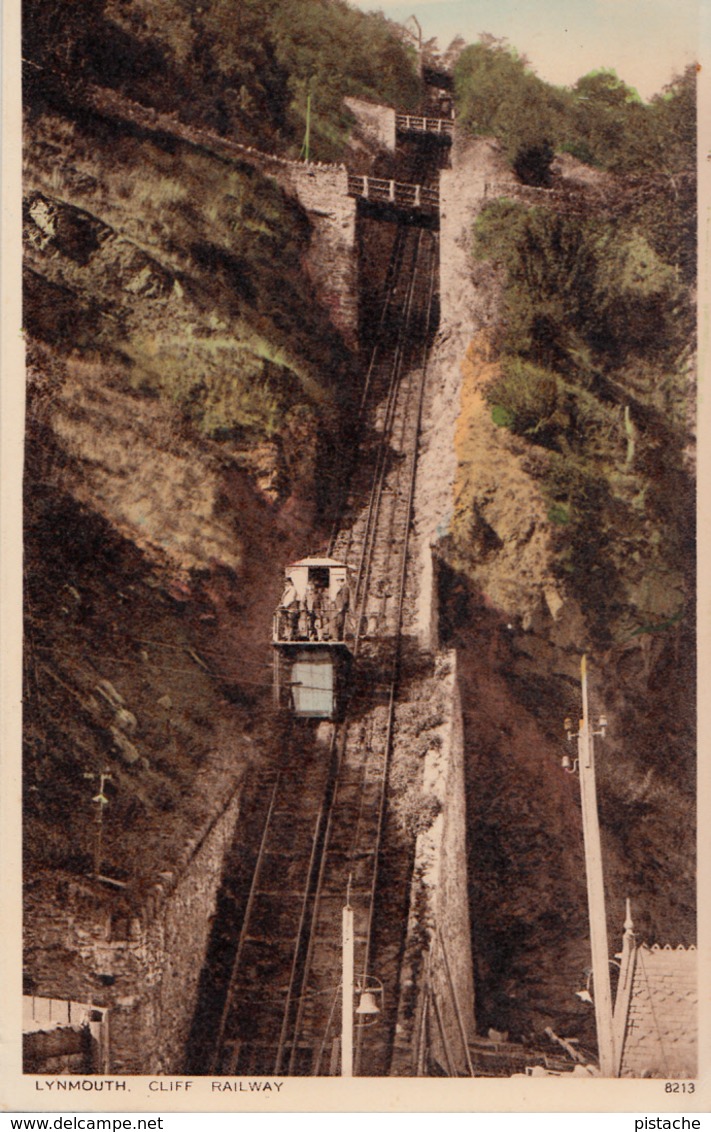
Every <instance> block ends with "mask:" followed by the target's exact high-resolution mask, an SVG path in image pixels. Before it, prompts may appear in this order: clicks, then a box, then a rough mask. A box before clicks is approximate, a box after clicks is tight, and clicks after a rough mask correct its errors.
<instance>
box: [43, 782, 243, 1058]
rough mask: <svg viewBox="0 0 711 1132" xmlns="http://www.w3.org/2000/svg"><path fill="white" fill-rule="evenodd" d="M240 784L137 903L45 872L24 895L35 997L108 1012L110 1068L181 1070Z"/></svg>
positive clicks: (91, 885) (101, 889) (119, 893)
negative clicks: (69, 1000)
mask: <svg viewBox="0 0 711 1132" xmlns="http://www.w3.org/2000/svg"><path fill="white" fill-rule="evenodd" d="M239 810H240V792H239V790H238V791H235V792H234V793H233V794H232V796H231V798H230V800H229V801H228V803H227V805H226V807H225V808H224V809H223V810H222V812H221V813H220V814H219V815H218V816H217V817H216V818H215V819H214V820H213V821H211V822H210V823H209V824H208V825H207V826H206V827H205V828H204V829H203V831H202V832H201V834H200V835H199V836H197V837H196V838H195V840H194V841H193V842H192V843H190V844H189V845H187V846H186V847H185V851H184V854H183V857H182V860H181V861H179V862H178V863H177V864H176V870H175V873H173V874H163V879H162V882H161V883H160V884H158V885H156V887H155V888H154V889H152V890H151V891H150V892H149V893H147V894H146V896H145V899H144V900H142V901H141V903H140V904H138V905H136V904H135V903H133V902H132V901H131V900H130V899H129V898H128V897H127V896H126V895H125V894H124V893H122V892H117V893H116V894H112V893H110V892H107V890H106V888H105V887H104V886H101V885H97V884H95V882H93V881H91V880H89V879H86V880H82V879H78V878H75V877H68V876H62V875H60V874H48V875H47V877H45V878H42V879H41V880H39V881H37V882H36V883H35V884H33V885H32V886H31V887H30V888H29V889H28V891H27V893H26V897H25V948H26V973H27V977H28V978H29V980H31V983H32V990H33V993H34V994H35V995H43V996H47V997H51V996H57V997H59V996H60V995H61V996H62V997H70V998H74V999H76V1000H78V1001H84V1002H86V1001H89V1002H91V1003H92V1004H94V1005H96V1006H97V1007H103V1008H109V1009H110V1012H111V1028H110V1053H109V1066H108V1067H107V1070H106V1071H107V1072H113V1073H147V1074H157V1073H180V1072H183V1071H184V1066H183V1058H184V1054H185V1048H186V1045H187V1039H188V1035H189V1032H190V1027H191V1024H192V1020H193V1013H194V1010H195V1005H196V1001H197V994H198V984H199V979H200V974H201V971H202V967H203V963H204V960H205V954H206V951H207V945H208V938H209V933H210V928H211V917H212V915H213V913H214V910H215V903H216V897H217V891H218V887H219V885H220V881H221V879H222V871H223V863H224V858H225V855H226V853H227V852H228V850H229V848H230V845H231V843H232V838H233V836H234V831H235V826H236V823H237V819H238V817H239Z"/></svg>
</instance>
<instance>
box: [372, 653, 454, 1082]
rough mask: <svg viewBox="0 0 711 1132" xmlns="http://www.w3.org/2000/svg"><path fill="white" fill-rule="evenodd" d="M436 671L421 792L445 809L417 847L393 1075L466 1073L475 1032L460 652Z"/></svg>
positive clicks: (443, 659) (441, 659)
mask: <svg viewBox="0 0 711 1132" xmlns="http://www.w3.org/2000/svg"><path fill="white" fill-rule="evenodd" d="M436 668H437V672H436V675H435V679H436V680H437V683H438V686H439V689H440V691H443V692H444V697H445V702H446V704H447V713H446V717H445V719H444V721H443V722H442V724H441V725H440V727H439V728H438V735H439V739H440V742H439V744H438V743H433V744H431V746H430V749H429V751H428V753H427V756H426V758H425V764H424V770H423V781H422V791H423V795H434V796H435V797H436V798H437V799H438V801H439V804H440V812H439V814H438V815H437V817H436V818H435V820H434V822H433V823H432V824H431V825H430V826H429V828H428V829H425V830H424V831H423V832H421V833H420V834H419V835H418V837H417V843H416V847H415V861H414V867H413V872H412V884H411V892H410V913H409V920H408V928H407V937H406V942H405V949H404V955H403V962H402V967H401V977H400V1001H399V1007H398V1018H397V1024H396V1033H395V1041H394V1049H393V1058H392V1062H391V1068H390V1072H391V1074H392V1075H393V1076H416V1075H418V1074H419V1073H422V1072H424V1073H427V1068H428V1065H431V1063H433V1062H435V1063H437V1064H438V1065H439V1066H441V1067H442V1069H443V1070H444V1071H445V1072H446V1073H447V1074H448V1075H452V1076H454V1075H464V1076H466V1074H467V1067H468V1062H467V1057H468V1046H467V1043H468V1042H469V1041H470V1040H471V1039H472V1038H473V1037H474V1033H475V1021H474V978H473V971H472V954H471V932H470V922H469V899H468V894H467V851H466V798H465V792H464V741H463V725H462V706H461V701H460V696H459V688H458V684H457V670H456V653H455V652H454V651H450V652H446V653H440V654H439V656H438V658H437V664H436Z"/></svg>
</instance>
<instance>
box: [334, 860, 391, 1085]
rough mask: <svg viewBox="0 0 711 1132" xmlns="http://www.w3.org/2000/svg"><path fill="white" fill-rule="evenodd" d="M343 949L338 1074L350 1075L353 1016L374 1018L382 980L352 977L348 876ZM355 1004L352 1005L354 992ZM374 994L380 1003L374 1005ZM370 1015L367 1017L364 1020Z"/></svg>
mask: <svg viewBox="0 0 711 1132" xmlns="http://www.w3.org/2000/svg"><path fill="white" fill-rule="evenodd" d="M342 928H343V952H342V961H343V968H342V978H341V1077H352V1076H353V1019H354V1015H355V1016H357V1017H358V1019H359V1022H360V1025H361V1026H372V1025H373V1023H374V1022H375V1021H377V1015H378V1014H380V1012H381V1010H382V1007H383V994H384V989H383V984H382V983H381V981H380V979H377V978H376V977H375V975H363V976H362V977H361V980H360V982H359V983H358V985H357V986H356V985H355V980H354V977H353V967H354V956H353V909H352V907H351V882H350V877H349V879H348V892H347V894H346V903H345V905H344V908H343V924H342ZM356 994H357V995H358V1006H357V1007H355V1010H354V1003H355V996H356ZM378 997H379V998H380V1005H378V1001H377V1000H378ZM367 1019H370V1021H366V1020H367Z"/></svg>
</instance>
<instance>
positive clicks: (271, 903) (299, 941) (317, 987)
mask: <svg viewBox="0 0 711 1132" xmlns="http://www.w3.org/2000/svg"><path fill="white" fill-rule="evenodd" d="M436 273H437V237H436V234H435V233H433V232H430V231H424V230H422V229H415V228H409V229H408V228H404V227H403V228H400V229H398V233H397V237H396V240H395V243H394V247H393V252H392V258H391V262H390V267H389V271H388V276H387V279H386V288H385V293H384V297H383V303H382V308H381V316H380V321H379V326H378V330H377V334H376V339H375V344H374V347H373V351H372V355H371V361H370V366H369V369H368V373H367V376H366V381H365V385H364V392H363V400H362V403H361V409H360V417H361V422H360V423H361V437H362V440H361V445H360V448H359V462H358V464H357V466H356V469H355V472H354V475H353V476H352V478H351V481H350V486H349V490H348V493H347V496H346V498H345V499H344V500H343V501H342V505H341V509H340V515H339V519H338V521H337V523H336V525H335V526H334V530H333V533H332V537H331V542H330V546H329V553H330V554H332V555H334V556H336V557H338V558H339V559H341V560H343V561H348V562H349V563H350V564H351V565H352V566H356V567H357V571H356V579H355V582H354V584H353V586H352V597H353V607H354V608H355V610H356V630H355V639H354V643H353V650H352V651H353V653H354V659H355V665H354V675H355V678H354V687H353V691H352V695H351V697H350V699H349V702H348V704H347V708H346V713H345V718H344V720H343V722H342V723H339V724H321V725H319V727H318V729H317V730H316V733H315V739H314V729H313V727H309V726H308V725H306V726H305V725H304V724H301V725H295V726H294V728H293V729H292V731H291V733H290V737H289V740H288V745H287V748H286V750H285V753H284V761H283V766H282V767H281V768H280V769H278V770H277V771H276V772H275V773H274V775H273V777H272V779H271V781H270V782H269V784H268V787H269V790H270V800H269V805H268V809H267V814H266V820H265V823H264V828H263V831H262V836H261V843H260V846H259V851H258V854H257V860H256V865H255V869H254V874H253V879H252V884H251V889H250V891H249V895H248V898H247V903H246V907H245V912H244V916H243V920H242V926H241V930H240V935H239V939H238V943H237V948H236V952H235V956H234V962H233V965H232V972H231V976H230V979H229V985H228V987H227V991H226V994H225V998H224V1004H223V1008H222V1012H221V1016H220V1019H219V1025H218V1026H217V1030H216V1034H215V1044H214V1050H213V1051H212V1055H211V1058H210V1059H209V1071H210V1072H212V1073H219V1074H224V1075H231V1074H245V1075H246V1074H250V1075H271V1074H279V1075H282V1074H284V1075H286V1074H289V1075H328V1074H334V1073H338V1072H339V1045H338V1034H339V1032H340V989H339V983H340V977H341V916H342V908H343V905H344V903H345V900H346V894H347V893H348V898H349V902H350V905H351V907H352V908H353V911H354V924H355V945H354V952H355V972H356V985H361V986H364V985H365V983H366V979H367V977H368V976H370V975H371V970H370V968H371V964H372V962H373V957H374V947H375V929H376V908H377V893H378V877H379V867H380V850H381V843H382V836H383V828H384V821H385V812H386V795H387V780H388V765H389V759H390V753H391V748H392V731H393V718H394V705H395V700H396V696H397V686H398V674H399V655H400V654H399V633H400V628H401V621H402V609H403V601H404V593H405V577H406V569H407V549H408V536H409V529H410V522H411V513H412V497H413V492H414V483H415V474H416V462H417V441H418V435H419V428H420V416H421V408H422V398H423V393H424V387H425V381H426V368H427V355H428V348H429V340H430V338H431V332H432V329H433V321H434V302H435V294H436ZM383 983H384V986H383V992H382V1004H384V1006H385V1009H384V1010H383V1011H382V1023H383V1024H382V1025H381V1026H379V1027H378V1029H379V1035H378V1038H377V1039H376V1040H375V1041H371V1040H369V1041H368V1042H367V1043H366V1042H365V1041H364V1034H365V1033H366V1031H365V1030H364V1029H363V1028H362V1027H356V1041H355V1072H356V1073H357V1074H358V1073H367V1074H369V1075H370V1074H373V1075H375V1074H378V1073H380V1074H382V1073H385V1072H387V1051H388V1047H389V1039H388V1026H389V1021H390V1019H391V1012H390V1011H389V1010H388V1003H390V1004H392V1006H394V1005H395V990H396V983H397V972H396V971H392V972H391V974H390V977H388V978H384V979H383ZM369 1033H370V1031H369Z"/></svg>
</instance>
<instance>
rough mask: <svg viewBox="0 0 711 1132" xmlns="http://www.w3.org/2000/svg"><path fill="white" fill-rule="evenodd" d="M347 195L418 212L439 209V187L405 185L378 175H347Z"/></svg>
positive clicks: (430, 211)
mask: <svg viewBox="0 0 711 1132" xmlns="http://www.w3.org/2000/svg"><path fill="white" fill-rule="evenodd" d="M348 195H349V196H352V197H359V198H360V199H361V200H367V201H372V202H373V203H374V204H391V205H394V206H395V207H396V208H404V209H413V210H415V211H418V212H428V213H435V212H438V211H439V189H437V188H430V187H429V186H427V185H407V184H404V183H403V182H401V181H386V180H384V179H382V178H379V177H360V176H356V175H355V174H352V173H351V174H349V175H348Z"/></svg>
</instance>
